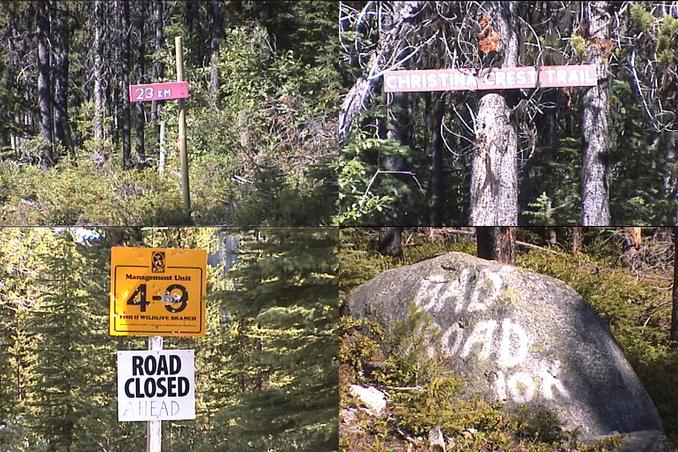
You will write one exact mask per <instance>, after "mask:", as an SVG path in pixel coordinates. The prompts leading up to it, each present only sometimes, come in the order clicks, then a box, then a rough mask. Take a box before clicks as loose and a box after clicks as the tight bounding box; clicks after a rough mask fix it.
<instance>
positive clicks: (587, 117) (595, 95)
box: [581, 1, 610, 226]
mask: <svg viewBox="0 0 678 452" xmlns="http://www.w3.org/2000/svg"><path fill="white" fill-rule="evenodd" d="M587 4H588V5H589V8H590V11H589V30H590V38H591V39H592V40H595V41H596V42H595V43H594V42H590V43H589V46H588V51H589V61H588V62H589V63H590V64H595V65H598V67H599V68H603V69H599V71H607V69H606V67H605V66H606V65H605V64H604V60H605V59H606V57H604V55H603V51H602V49H601V48H600V45H599V43H600V42H602V40H605V39H607V37H608V35H609V30H608V28H609V22H610V16H609V14H608V13H607V12H606V11H605V10H606V8H607V2H605V1H602V2H588V3H587ZM583 7H584V8H586V4H584V6H583ZM606 79H607V77H605V80H602V81H599V82H598V85H597V86H592V87H591V88H588V89H587V90H586V92H585V93H584V96H583V97H582V120H581V121H582V124H581V130H582V154H583V164H582V224H583V225H584V226H606V225H609V224H610V207H609V192H608V190H609V187H608V177H609V168H608V164H607V154H608V151H609V147H610V131H609V115H610V102H609V99H608V92H607V80H606Z"/></svg>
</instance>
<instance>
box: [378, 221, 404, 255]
mask: <svg viewBox="0 0 678 452" xmlns="http://www.w3.org/2000/svg"><path fill="white" fill-rule="evenodd" d="M402 232H403V228H402V227H399V226H388V227H381V228H379V246H378V250H379V252H380V253H381V254H383V255H385V256H395V257H399V256H402V255H403V247H402Z"/></svg>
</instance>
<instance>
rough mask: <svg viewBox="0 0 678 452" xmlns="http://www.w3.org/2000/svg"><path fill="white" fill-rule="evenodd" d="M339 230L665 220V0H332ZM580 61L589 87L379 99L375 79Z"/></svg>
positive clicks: (670, 101) (670, 196) (677, 34)
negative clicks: (592, 71) (337, 54)
mask: <svg viewBox="0 0 678 452" xmlns="http://www.w3.org/2000/svg"><path fill="white" fill-rule="evenodd" d="M339 25H340V30H339V31H340V42H341V45H342V48H341V50H342V53H341V62H340V63H341V65H342V68H343V71H344V72H345V74H346V75H345V79H346V80H347V81H348V83H347V84H346V85H345V89H347V90H348V92H347V94H346V96H344V97H343V99H342V106H341V111H340V114H339V137H340V141H341V143H342V151H341V158H340V162H339V163H338V164H337V168H338V172H339V199H340V206H339V220H340V221H341V222H342V224H344V225H356V226H362V225H375V226H376V225H394V226H420V225H430V226H440V225H460V226H465V225H476V226H495V225H518V224H520V225H577V224H581V225H584V226H605V225H609V224H614V225H649V226H657V225H673V224H676V223H678V162H677V160H676V136H677V134H678V132H677V131H678V126H677V125H676V124H677V123H676V120H677V117H676V114H677V113H678V98H677V93H678V72H677V65H676V63H677V60H676V58H677V57H676V55H678V4H676V2H671V1H651V2H636V1H623V2H608V1H591V2H589V1H586V2H582V1H565V2H547V1H538V2H523V1H517V2H489V1H488V2H444V1H441V2H423V1H411V2H397V1H394V2H371V1H343V2H341V3H340V22H339ZM580 64H593V65H595V66H596V67H597V68H598V73H599V79H598V85H597V86H594V87H573V88H547V89H544V88H539V89H522V90H520V89H512V90H494V91H453V92H452V91H448V92H444V91H443V92H416V93H384V92H383V86H382V80H383V74H384V72H385V71H390V70H401V69H407V70H414V69H444V68H454V69H470V70H480V69H482V68H507V67H514V66H528V67H537V68H539V67H542V66H558V65H580Z"/></svg>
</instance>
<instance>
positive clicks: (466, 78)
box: [384, 64, 598, 93]
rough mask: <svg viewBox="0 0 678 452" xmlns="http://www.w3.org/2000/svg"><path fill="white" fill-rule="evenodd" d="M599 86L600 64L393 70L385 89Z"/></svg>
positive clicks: (385, 78) (406, 90)
mask: <svg viewBox="0 0 678 452" xmlns="http://www.w3.org/2000/svg"><path fill="white" fill-rule="evenodd" d="M537 82H538V84H539V87H541V88H554V87H564V86H595V85H596V83H598V76H597V74H596V66H595V65H593V64H587V65H572V66H542V67H540V68H539V71H538V72H537V68H536V67H534V66H521V67H507V68H492V69H482V70H481V71H480V72H478V73H476V70H475V69H433V70H414V71H389V72H385V73H384V91H385V92H387V93H412V92H420V91H459V90H471V91H474V90H488V89H516V88H536V87H537Z"/></svg>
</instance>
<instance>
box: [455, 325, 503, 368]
mask: <svg viewBox="0 0 678 452" xmlns="http://www.w3.org/2000/svg"><path fill="white" fill-rule="evenodd" d="M496 328H497V322H496V321H495V320H483V321H480V322H478V323H477V324H476V326H475V328H473V331H472V332H471V334H470V335H469V337H468V339H467V340H466V343H465V344H464V348H463V350H462V351H461V356H462V358H466V357H468V355H469V354H470V353H471V349H472V348H473V346H474V345H475V344H481V345H482V348H481V349H480V353H479V354H478V357H479V358H480V359H481V360H485V359H487V358H489V357H490V354H491V353H492V338H493V335H494V330H495V329H496Z"/></svg>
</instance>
